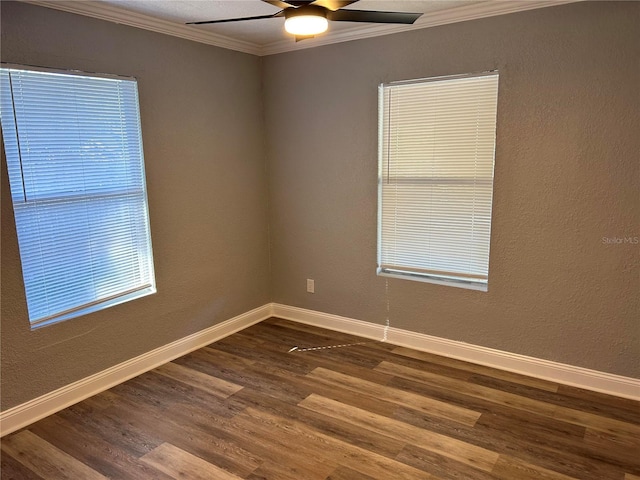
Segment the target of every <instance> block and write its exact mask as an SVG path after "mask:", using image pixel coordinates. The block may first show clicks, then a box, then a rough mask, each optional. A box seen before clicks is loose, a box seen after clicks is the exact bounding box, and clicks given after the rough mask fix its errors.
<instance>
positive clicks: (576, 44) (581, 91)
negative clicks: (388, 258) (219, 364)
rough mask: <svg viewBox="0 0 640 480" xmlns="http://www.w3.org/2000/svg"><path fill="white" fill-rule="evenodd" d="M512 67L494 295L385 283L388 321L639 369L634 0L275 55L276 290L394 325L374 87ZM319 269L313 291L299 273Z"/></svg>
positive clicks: (494, 245)
mask: <svg viewBox="0 0 640 480" xmlns="http://www.w3.org/2000/svg"><path fill="white" fill-rule="evenodd" d="M495 68H497V69H499V70H500V92H499V105H498V132H497V152H496V167H495V193H494V209H493V228H492V238H491V258H490V273H489V292H488V293H483V292H476V291H469V290H463V289H459V288H452V287H445V286H438V285H432V284H425V283H419V282H413V281H408V280H397V279H389V280H388V289H389V304H390V323H391V325H392V326H394V327H398V328H403V329H407V330H412V331H416V332H421V333H425V334H429V335H435V336H438V337H444V338H447V339H453V340H459V341H463V342H468V343H471V344H476V345H482V346H486V347H491V348H496V349H500V350H505V351H508V352H515V353H519V354H524V355H530V356H534V357H539V358H543V359H549V360H554V361H558V362H563V363H568V364H572V365H577V366H582V367H588V368H593V369H596V370H601V371H605V372H612V373H617V374H622V375H627V376H633V377H636V378H638V377H640V365H639V360H638V359H639V354H640V339H639V337H640V323H639V322H640V304H639V300H638V298H639V294H640V278H639V269H638V266H639V265H638V261H639V255H640V245H631V244H621V245H606V244H603V241H602V238H603V237H640V198H639V191H640V171H639V165H640V156H639V155H640V154H639V152H640V142H639V140H638V139H639V138H640V134H639V132H640V123H639V120H638V119H639V114H638V112H640V96H639V90H638V86H639V85H640V3H637V2H620V3H597V2H585V3H577V4H573V5H567V6H558V7H553V8H545V9H541V10H534V11H529V12H524V13H519V14H514V15H508V16H502V17H494V18H489V19H483V20H478V21H472V22H463V23H459V24H453V25H446V26H441V27H436V28H429V29H423V30H417V31H414V32H410V33H403V34H397V35H389V36H384V37H378V38H373V39H368V40H362V41H356V42H348V43H343V44H339V45H331V46H326V47H321V48H315V49H311V50H303V51H299V52H294V53H286V54H281V55H276V56H271V57H267V58H266V59H265V62H264V82H265V108H266V116H265V118H266V127H267V138H268V144H267V146H268V165H269V188H270V200H269V201H270V206H271V209H270V210H271V220H270V224H271V238H272V250H271V258H272V285H273V287H272V288H273V300H274V301H275V302H279V303H284V304H288V305H294V306H299V307H303V308H309V309H313V310H318V311H322V312H328V313H332V314H337V315H343V316H347V317H352V318H357V319H362V320H367V321H371V322H375V323H378V324H384V322H385V315H386V294H385V279H384V278H383V277H377V276H376V275H375V267H376V201H377V199H376V161H377V160H376V148H377V137H376V135H377V130H376V128H377V127H376V122H377V117H376V112H377V97H376V93H377V91H376V88H377V86H378V84H379V83H380V82H387V81H392V80H402V79H412V78H421V77H429V76H438V75H448V74H457V73H466V72H478V71H484V70H490V69H495ZM306 278H313V279H315V288H316V293H315V294H313V295H312V294H308V293H306V291H305V287H306V285H305V279H306Z"/></svg>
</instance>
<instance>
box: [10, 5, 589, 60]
mask: <svg viewBox="0 0 640 480" xmlns="http://www.w3.org/2000/svg"><path fill="white" fill-rule="evenodd" d="M21 1H23V2H25V3H30V4H33V5H39V6H41V7H47V8H53V9H55V10H62V11H65V12H69V13H75V14H78V15H84V16H88V17H93V18H98V19H101V20H107V21H109V22H114V23H119V24H122V25H128V26H130V27H136V28H142V29H144V30H150V31H153V32H157V33H163V34H165V35H171V36H174V37H179V38H184V39H186V40H192V41H194V42H199V43H205V44H208V45H214V46H216V47H222V48H227V49H229V50H236V51H239V52H244V53H249V54H251V55H257V56H265V55H274V54H278V53H285V52H291V51H295V50H304V49H307V48H314V47H319V46H322V45H331V44H334V43H341V42H348V41H352V40H360V39H363V38H371V37H378V36H382V35H389V34H393V33H400V32H407V31H411V30H419V29H422V28H429V27H435V26H438V25H446V24H450V23H457V22H465V21H468V20H475V19H479V18H486V17H493V16H497V15H507V14H509V13H516V12H523V11H526V10H533V9H537V8H544V7H553V6H557V5H564V4H567V3H575V2H581V1H585V0H520V1H510V0H487V1H484V2H481V3H475V4H471V5H465V6H462V7H457V8H451V9H447V10H441V11H437V12H434V13H429V14H425V15H423V16H422V17H420V18H419V19H418V20H417V21H416V22H415V23H414V24H413V25H367V26H362V27H358V28H354V29H351V30H349V31H346V32H337V33H328V34H325V35H323V36H321V37H317V38H312V39H308V40H304V41H302V42H294V41H293V40H282V41H278V42H274V43H270V44H267V45H259V44H257V43H253V42H246V41H242V40H237V39H234V38H231V37H227V36H224V35H218V34H216V33H212V32H204V31H201V30H197V29H193V28H191V27H188V26H186V25H183V24H181V23H177V22H170V21H167V20H162V19H158V18H154V17H150V16H148V15H143V14H140V13H135V12H131V11H128V10H123V9H121V8H117V7H114V6H112V5H107V4H103V3H100V2H97V1H94V0H84V1H77V0H21Z"/></svg>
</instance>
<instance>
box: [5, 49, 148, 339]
mask: <svg viewBox="0 0 640 480" xmlns="http://www.w3.org/2000/svg"><path fill="white" fill-rule="evenodd" d="M0 68H1V69H2V70H7V71H8V75H9V82H10V87H9V88H10V91H9V93H8V95H10V96H11V111H10V114H12V115H13V119H10V122H8V123H10V125H11V126H12V128H11V129H10V130H13V131H5V126H4V125H3V135H2V137H3V138H2V141H3V143H4V144H5V157H6V163H7V168H8V169H11V168H13V167H11V166H10V165H11V164H14V163H17V164H18V166H19V168H20V172H21V175H23V174H22V168H23V167H22V165H23V154H22V152H21V150H20V142H21V141H22V139H21V135H20V132H19V131H18V128H19V127H18V124H17V123H16V122H17V121H18V120H17V119H18V116H17V114H16V111H15V104H14V93H13V88H14V87H13V84H12V82H13V80H12V78H11V75H10V73H11V70H14V71H16V70H19V71H24V72H39V73H48V74H57V75H65V76H71V77H72V76H78V77H86V78H88V79H107V80H118V81H125V82H132V84H133V89H132V91H133V92H134V99H135V100H134V102H129V104H128V108H130V109H132V111H133V112H134V113H135V123H134V125H135V126H134V128H135V127H137V133H138V138H139V155H136V156H135V161H134V163H136V164H135V165H134V167H135V168H136V169H137V172H139V173H138V174H139V176H140V180H139V181H140V188H139V190H138V193H137V194H136V195H137V198H138V199H139V202H140V203H139V205H138V206H139V208H140V212H139V214H140V215H141V216H138V217H137V218H136V220H135V222H134V223H131V222H130V223H129V224H128V228H138V229H142V230H141V231H142V232H143V237H142V238H143V240H144V242H143V248H144V254H145V259H146V262H145V263H144V268H145V271H146V272H148V273H147V275H145V276H144V282H142V283H141V284H140V285H139V286H137V287H135V288H127V289H124V288H120V289H119V290H118V291H117V293H114V294H111V295H105V296H102V297H99V295H97V294H96V295H94V299H93V300H92V301H88V302H87V301H84V300H83V301H80V299H77V298H76V302H75V306H73V307H71V308H64V309H58V310H57V311H55V313H52V314H49V315H45V316H32V313H31V311H29V314H28V315H29V323H30V327H31V329H32V330H34V329H37V328H40V327H43V326H47V325H52V324H56V323H58V322H62V321H65V320H69V319H72V318H77V317H80V316H83V315H86V314H89V313H92V312H96V311H99V310H103V309H106V308H109V307H112V306H115V305H118V304H121V303H124V302H128V301H130V300H134V299H137V298H142V297H145V296H147V295H151V294H154V293H156V292H157V290H156V280H155V266H154V260H153V246H152V238H151V227H150V216H149V203H148V193H147V192H148V189H147V182H146V172H145V159H144V150H143V141H142V119H141V116H140V100H139V94H138V81H137V79H136V78H134V77H127V76H121V75H114V74H104V73H94V72H84V71H79V70H65V69H56V68H47V67H40V66H32V65H22V64H14V63H5V62H1V63H0ZM134 103H135V104H134ZM120 108H125V107H120ZM3 123H4V122H3ZM105 129H106V127H105ZM8 138H11V141H12V142H15V143H16V145H17V146H18V152H17V154H16V155H17V158H16V157H13V158H11V159H10V155H14V154H13V153H10V152H8V151H7V150H8V149H7V148H6V147H7V144H6V142H5V140H6V139H8ZM117 158H122V157H117ZM137 162H139V165H138V164H137ZM64 173H65V172H64V171H62V170H59V171H58V173H57V174H58V175H62V174H64ZM83 175H84V174H83ZM129 175H131V173H128V174H127V178H130V177H129ZM10 177H11V175H10ZM83 178H85V177H84V176H83ZM24 181H25V180H24V177H23V180H22V183H23V185H22V192H23V193H22V194H21V196H22V197H23V203H21V204H20V205H15V201H14V195H15V194H14V193H13V192H14V188H20V187H15V186H14V185H13V184H12V183H11V182H10V190H11V192H12V207H13V210H14V218H15V221H16V233H18V231H19V230H20V228H21V227H19V225H18V222H19V220H18V213H17V211H18V210H19V209H21V208H29V203H30V202H31V203H34V204H37V203H38V202H40V204H51V203H55V202H59V203H63V202H65V201H66V202H70V203H73V202H75V201H76V200H73V199H72V197H69V196H68V194H67V195H65V193H64V192H62V191H59V192H58V193H57V194H55V195H53V196H52V197H51V198H47V199H45V200H29V199H27V198H26V191H25V187H24ZM130 195H131V194H130V193H128V192H123V193H113V194H109V193H108V194H106V196H107V197H108V196H112V197H114V198H115V197H118V198H124V197H126V196H130ZM104 197H105V194H101V193H94V194H91V193H86V194H84V195H76V196H75V198H78V199H79V200H78V201H80V202H82V201H85V202H86V203H87V204H90V203H91V202H92V201H93V202H97V201H99V200H100V199H101V198H104ZM127 205H128V204H127ZM34 208H37V206H36V207H34ZM90 208H93V209H95V208H97V207H96V206H95V204H92V205H91V206H90V207H89V206H88V207H87V209H90ZM87 211H90V210H87ZM93 211H95V210H93ZM118 225H120V224H118ZM92 226H93V227H92ZM89 228H95V224H93V223H91V226H88V227H87V228H85V229H84V230H81V231H82V232H83V233H85V234H87V232H88V229H89ZM130 231H133V230H130ZM37 238H38V239H41V238H43V236H42V235H37ZM25 241H26V240H25ZM18 244H19V250H20V262H21V265H22V276H23V280H24V282H25V296H27V297H28V292H27V286H26V284H27V278H26V274H25V264H24V262H25V259H24V257H23V250H22V248H21V246H20V235H19V233H18ZM140 255H141V251H140V250H138V251H137V252H136V258H138V261H139V262H140V261H142V260H140ZM73 258H78V257H75V256H74V257H73ZM91 265H94V266H96V265H109V262H108V261H107V262H106V264H105V263H101V264H94V263H91ZM115 273H116V272H114V273H112V275H111V276H110V277H108V278H113V275H114V274H115ZM117 273H118V274H120V272H117ZM28 303H29V299H28V298H27V306H28Z"/></svg>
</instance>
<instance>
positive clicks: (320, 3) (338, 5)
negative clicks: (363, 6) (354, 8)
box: [312, 0, 358, 11]
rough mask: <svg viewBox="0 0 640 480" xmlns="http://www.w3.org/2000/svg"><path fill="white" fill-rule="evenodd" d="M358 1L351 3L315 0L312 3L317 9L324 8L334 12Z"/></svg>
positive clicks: (336, 0)
mask: <svg viewBox="0 0 640 480" xmlns="http://www.w3.org/2000/svg"><path fill="white" fill-rule="evenodd" d="M357 1H358V0H351V1H348V0H346V1H340V0H315V2H312V4H313V5H317V6H318V7H324V8H326V9H327V10H331V11H336V10H338V9H340V8H343V7H346V6H347V5H351V4H352V3H356V2H357Z"/></svg>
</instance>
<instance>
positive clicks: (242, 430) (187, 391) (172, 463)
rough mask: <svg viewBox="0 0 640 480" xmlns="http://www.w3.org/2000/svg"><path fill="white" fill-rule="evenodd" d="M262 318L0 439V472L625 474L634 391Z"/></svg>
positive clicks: (356, 477) (638, 428)
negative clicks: (562, 381)
mask: <svg viewBox="0 0 640 480" xmlns="http://www.w3.org/2000/svg"><path fill="white" fill-rule="evenodd" d="M362 341H364V340H362V339H360V338H357V337H353V336H350V335H345V334H341V333H336V332H330V331H327V330H322V329H318V328H314V327H309V326H305V325H300V324H296V323H292V322H288V321H285V320H279V319H275V318H274V319H270V320H267V321H265V322H262V323H260V324H258V325H255V326H253V327H251V328H249V329H247V330H244V331H242V332H240V333H236V334H234V335H232V336H230V337H228V338H226V339H224V340H221V341H219V342H216V343H214V344H211V345H209V346H208V347H205V348H202V349H200V350H198V351H195V352H193V353H191V354H189V355H186V356H184V357H182V358H179V359H177V360H175V361H173V362H171V363H169V364H166V365H164V366H162V367H160V368H157V369H155V370H153V371H150V372H147V373H145V374H143V375H140V376H139V377H136V378H134V379H132V380H129V381H128V382H125V383H123V384H121V385H118V386H117V387H114V388H112V389H110V390H108V391H105V392H103V393H101V394H99V395H96V396H94V397H92V398H89V399H87V400H85V401H83V402H81V403H78V404H76V405H74V406H72V407H69V408H67V409H65V410H63V411H61V412H59V413H57V414H55V415H52V416H50V417H48V418H45V419H43V420H41V421H39V422H37V423H35V424H33V425H31V426H29V427H28V428H26V429H23V430H21V431H18V432H15V433H13V434H11V435H8V436H6V437H5V438H3V439H2V442H1V445H2V479H58V478H65V479H66V478H68V479H79V480H85V479H94V478H116V479H136V480H139V479H147V478H149V479H160V480H162V479H214V480H232V479H236V480H237V479H246V480H259V479H268V480H281V479H282V480H289V479H290V480H294V479H295V480H316V479H317V480H320V479H327V480H328V479H331V480H372V479H380V480H402V479H432V478H433V479H436V478H438V479H480V480H485V479H515V480H529V479H531V480H533V479H536V480H538V479H542V480H556V479H558V480H559V479H588V480H592V479H593V480H601V479H611V480H640V404H639V403H638V402H634V401H631V400H627V399H622V398H616V397H610V396H607V395H603V394H599V393H594V392H589V391H585V390H580V389H577V388H572V387H567V386H562V385H558V384H555V383H552V382H547V381H543V380H537V379H534V378H528V377H523V376H520V375H516V374H512V373H507V372H502V371H498V370H494V369H491V368H486V367H481V366H478V365H473V364H469V363H465V362H461V361H457V360H452V359H448V358H443V357H439V356H436V355H431V354H427V353H422V352H418V351H413V350H409V349H406V348H401V347H395V346H393V345H390V344H387V343H379V342H368V343H365V344H362V345H354V346H349V347H344V348H332V349H323V350H315V351H307V352H301V351H294V352H291V353H288V351H289V349H290V348H292V347H293V346H298V347H300V348H302V347H305V346H321V345H333V344H347V343H357V342H362Z"/></svg>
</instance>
